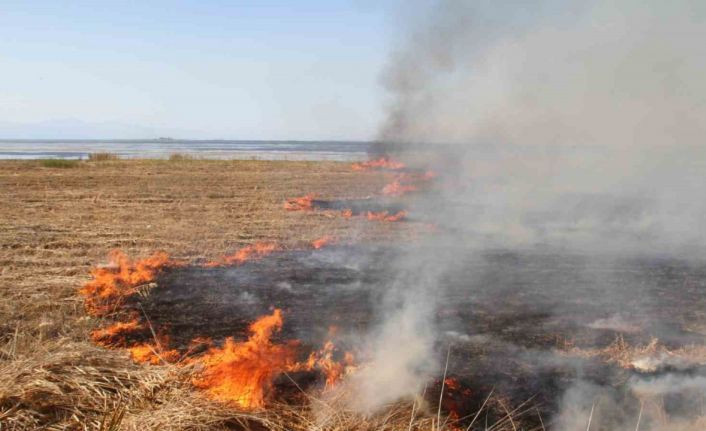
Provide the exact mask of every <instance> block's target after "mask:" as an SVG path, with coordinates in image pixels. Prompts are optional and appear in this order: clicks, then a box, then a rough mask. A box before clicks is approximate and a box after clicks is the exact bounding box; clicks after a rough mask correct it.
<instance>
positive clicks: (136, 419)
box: [0, 160, 409, 430]
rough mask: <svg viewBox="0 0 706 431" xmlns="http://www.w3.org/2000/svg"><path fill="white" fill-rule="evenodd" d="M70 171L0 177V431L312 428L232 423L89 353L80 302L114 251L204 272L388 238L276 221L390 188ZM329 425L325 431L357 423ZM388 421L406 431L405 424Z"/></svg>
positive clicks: (165, 385) (92, 166) (146, 168)
mask: <svg viewBox="0 0 706 431" xmlns="http://www.w3.org/2000/svg"><path fill="white" fill-rule="evenodd" d="M74 168H75V169H48V168H46V167H45V164H44V163H43V162H41V161H8V162H2V163H0V289H2V297H3V301H2V302H1V303H0V425H2V429H3V430H4V429H36V428H40V427H45V428H49V429H66V428H69V429H141V430H142V429H221V428H229V427H232V426H234V425H235V426H236V428H237V425H238V424H240V423H246V422H250V423H255V422H257V423H261V424H263V425H264V426H265V427H266V428H272V429H283V428H285V427H287V428H289V429H297V428H299V429H305V428H308V427H309V425H310V424H311V422H310V421H313V420H314V416H313V413H312V412H310V411H308V410H307V409H302V408H298V409H297V410H296V411H288V410H287V409H285V408H280V409H277V412H278V413H277V414H274V413H273V412H272V411H268V412H264V413H261V414H257V415H255V416H253V415H252V414H241V413H239V412H238V411H237V410H234V409H232V408H226V407H223V406H220V405H218V404H215V403H214V402H212V401H208V400H206V399H204V398H203V397H202V396H200V395H199V394H198V393H196V392H194V391H193V389H192V386H191V384H190V379H189V372H190V371H189V367H181V368H178V369H177V368H174V367H172V366H169V365H165V366H159V367H154V366H148V365H135V364H133V363H132V362H131V361H130V358H129V356H128V354H127V353H125V352H118V351H110V350H106V349H102V348H100V347H96V346H95V345H94V344H93V343H92V342H91V341H90V340H91V331H92V330H94V329H95V328H96V327H97V326H98V325H99V323H100V322H99V321H98V320H99V319H96V318H93V317H90V316H88V315H87V313H86V312H85V309H84V303H83V299H82V298H81V297H80V296H79V295H78V289H79V288H80V287H81V285H83V284H84V283H85V282H86V281H87V280H88V279H89V270H90V268H91V267H92V266H94V265H95V264H97V263H100V262H105V261H106V259H107V253H108V252H109V251H111V250H113V249H117V248H119V249H122V250H124V251H125V252H127V253H128V254H130V255H131V256H148V255H150V254H151V253H153V252H154V251H156V250H164V251H167V252H168V253H169V254H170V256H173V257H175V258H183V259H189V260H197V259H202V260H204V261H211V260H214V259H217V258H219V257H221V256H223V255H228V254H229V253H232V252H233V251H235V250H237V249H239V248H240V247H242V246H244V245H247V244H251V243H254V242H256V241H276V242H277V243H279V244H283V245H284V246H285V247H299V246H303V245H306V246H309V244H310V243H311V242H312V241H314V240H317V239H319V238H321V237H323V236H324V235H334V236H335V237H336V238H337V240H339V241H350V240H353V239H355V237H357V236H359V235H361V233H362V234H364V235H380V234H383V233H386V232H388V233H389V232H394V230H395V229H397V227H395V226H393V225H394V224H393V225H388V224H384V226H377V225H378V224H370V223H366V222H365V221H364V220H361V221H351V220H348V219H344V218H341V217H329V216H327V215H326V214H317V213H313V214H312V213H292V212H288V211H284V210H283V208H282V204H283V202H284V201H285V200H286V198H289V197H292V196H299V195H303V194H305V193H309V192H314V193H317V195H319V196H322V197H327V196H328V197H333V196H335V197H337V198H339V197H361V196H366V195H368V194H371V193H373V191H375V190H379V189H380V187H381V186H382V185H384V183H385V181H386V179H385V178H384V177H383V176H381V175H378V174H376V173H369V174H366V175H360V173H356V172H353V171H352V170H351V169H350V165H349V164H344V163H313V162H272V161H206V160H189V161H188V163H185V164H183V165H177V164H175V163H174V161H172V162H170V161H166V160H165V161H159V160H152V161H136V160H132V161H126V160H112V161H111V163H90V162H77V163H75V165H74ZM362 225H366V229H365V230H362V229H360V227H361V226H362ZM376 229H377V231H376ZM319 414H321V413H320V412H319ZM326 414H327V415H331V417H330V418H329V419H330V421H331V422H330V426H328V428H330V429H334V428H341V427H349V428H350V427H353V424H354V423H356V422H355V421H357V420H358V419H355V418H352V417H349V416H350V415H348V416H347V415H345V414H344V413H341V412H337V413H335V414H333V413H326ZM346 418H347V419H346ZM393 419H394V418H390V417H387V416H383V417H381V418H379V419H370V420H371V421H377V422H370V423H369V424H368V425H370V426H372V427H375V426H376V425H375V424H378V425H379V424H382V422H385V421H388V422H389V421H391V420H393ZM395 420H399V421H401V422H404V423H405V427H406V424H407V423H408V422H409V416H404V417H403V416H400V417H399V418H398V419H395ZM345 424H348V425H345ZM360 427H363V428H365V427H366V425H364V424H361V425H360V426H358V425H356V428H358V429H361V428H360Z"/></svg>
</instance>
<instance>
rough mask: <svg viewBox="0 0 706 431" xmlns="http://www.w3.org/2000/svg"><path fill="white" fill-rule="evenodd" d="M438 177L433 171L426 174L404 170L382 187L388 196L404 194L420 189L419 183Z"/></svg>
mask: <svg viewBox="0 0 706 431" xmlns="http://www.w3.org/2000/svg"><path fill="white" fill-rule="evenodd" d="M435 177H436V173H435V172H433V171H427V172H425V173H424V174H421V175H420V174H416V173H407V172H402V173H398V174H396V175H395V177H394V178H395V180H394V181H393V182H391V183H390V184H388V185H386V186H385V187H384V188H383V189H382V194H384V195H388V196H402V195H404V194H406V193H409V192H414V191H417V190H419V185H420V184H421V183H425V182H428V181H431V180H432V179H434V178H435Z"/></svg>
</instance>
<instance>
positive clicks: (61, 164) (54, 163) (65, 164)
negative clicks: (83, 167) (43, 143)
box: [40, 159, 78, 168]
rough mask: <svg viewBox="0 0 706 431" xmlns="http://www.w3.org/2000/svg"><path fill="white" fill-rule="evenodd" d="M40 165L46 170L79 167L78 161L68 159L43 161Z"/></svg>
mask: <svg viewBox="0 0 706 431" xmlns="http://www.w3.org/2000/svg"><path fill="white" fill-rule="evenodd" d="M40 163H41V165H42V166H44V167H45V168H75V167H77V166H78V160H67V159H42V160H41V161H40Z"/></svg>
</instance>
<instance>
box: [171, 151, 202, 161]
mask: <svg viewBox="0 0 706 431" xmlns="http://www.w3.org/2000/svg"><path fill="white" fill-rule="evenodd" d="M195 159H196V158H195V157H194V156H192V155H191V154H185V153H172V154H170V155H169V161H170V162H183V161H186V160H195Z"/></svg>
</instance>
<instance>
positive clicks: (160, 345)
mask: <svg viewBox="0 0 706 431" xmlns="http://www.w3.org/2000/svg"><path fill="white" fill-rule="evenodd" d="M168 344H169V339H168V338H167V337H161V338H160V339H159V340H158V342H157V343H154V344H152V343H140V344H136V345H134V346H132V347H130V348H128V351H129V352H130V358H131V359H132V360H133V361H135V362H137V363H140V364H144V363H149V364H152V365H159V364H161V363H162V362H168V363H173V362H178V361H179V359H180V356H181V355H180V354H179V351H178V350H174V349H172V350H167V349H166V348H165V346H167V345H168Z"/></svg>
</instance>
